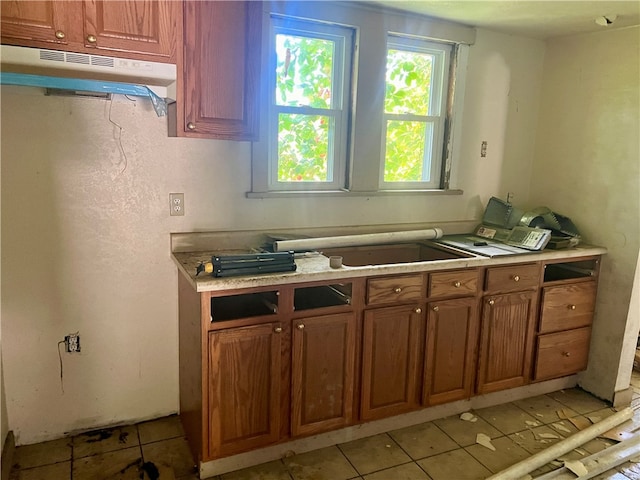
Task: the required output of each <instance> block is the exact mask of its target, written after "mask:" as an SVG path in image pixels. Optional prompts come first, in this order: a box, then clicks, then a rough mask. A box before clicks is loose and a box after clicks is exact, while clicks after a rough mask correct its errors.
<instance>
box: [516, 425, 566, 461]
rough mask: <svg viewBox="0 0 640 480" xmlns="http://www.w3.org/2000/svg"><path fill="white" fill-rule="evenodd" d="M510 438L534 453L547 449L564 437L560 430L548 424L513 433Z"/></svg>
mask: <svg viewBox="0 0 640 480" xmlns="http://www.w3.org/2000/svg"><path fill="white" fill-rule="evenodd" d="M554 437H555V438H554ZM509 438H510V439H511V440H513V441H514V442H515V443H516V444H517V445H518V446H520V447H522V448H524V449H525V450H526V451H527V452H529V453H530V454H532V455H533V454H536V453H538V452H541V451H542V450H545V449H546V448H548V447H550V446H551V445H553V444H554V443H558V442H559V441H560V440H564V437H563V436H562V435H561V434H560V433H559V432H557V431H556V430H554V429H552V428H550V427H548V426H542V427H536V428H532V429H530V430H523V431H522V432H516V433H512V434H511V435H509Z"/></svg>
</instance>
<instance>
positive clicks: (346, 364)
mask: <svg viewBox="0 0 640 480" xmlns="http://www.w3.org/2000/svg"><path fill="white" fill-rule="evenodd" d="M292 342H293V343H292V363H291V386H292V403H291V433H292V435H293V436H299V435H310V434H314V433H319V432H324V431H327V430H334V429H337V428H341V427H345V426H347V425H349V424H351V423H352V422H353V420H354V408H353V407H354V405H353V403H354V402H353V400H354V385H355V380H354V378H355V360H356V318H355V315H354V314H353V313H343V314H336V315H323V316H317V317H309V318H302V319H297V320H294V321H293V328H292Z"/></svg>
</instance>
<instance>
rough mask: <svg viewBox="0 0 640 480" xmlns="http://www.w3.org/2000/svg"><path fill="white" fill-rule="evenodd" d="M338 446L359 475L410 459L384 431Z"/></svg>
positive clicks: (393, 465)
mask: <svg viewBox="0 0 640 480" xmlns="http://www.w3.org/2000/svg"><path fill="white" fill-rule="evenodd" d="M338 447H339V448H340V450H342V453H343V454H344V455H345V457H347V459H348V460H349V462H351V465H353V466H354V467H355V468H356V470H357V471H358V473H359V474H360V475H364V474H367V473H371V472H376V471H378V470H383V469H385V468H389V467H395V466H396V465H401V464H403V463H407V462H410V461H411V458H409V456H408V455H407V454H406V453H404V452H403V451H402V449H401V448H400V447H399V446H398V445H397V444H396V442H394V441H393V440H392V439H391V437H390V436H389V435H387V434H386V433H385V434H381V435H375V436H373V437H367V438H362V439H360V440H354V441H353V442H348V443H343V444H340V445H338Z"/></svg>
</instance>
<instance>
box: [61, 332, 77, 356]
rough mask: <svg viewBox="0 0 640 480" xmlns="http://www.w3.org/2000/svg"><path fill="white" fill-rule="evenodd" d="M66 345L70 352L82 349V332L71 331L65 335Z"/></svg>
mask: <svg viewBox="0 0 640 480" xmlns="http://www.w3.org/2000/svg"><path fill="white" fill-rule="evenodd" d="M64 347H65V350H66V351H67V352H68V353H75V352H79V351H80V334H78V333H70V334H69V335H67V336H66V337H64Z"/></svg>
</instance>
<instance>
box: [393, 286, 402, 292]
mask: <svg viewBox="0 0 640 480" xmlns="http://www.w3.org/2000/svg"><path fill="white" fill-rule="evenodd" d="M393 291H394V292H396V293H401V292H402V288H400V287H396V288H394V289H393Z"/></svg>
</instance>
